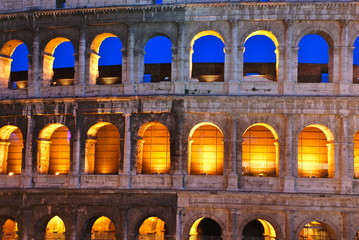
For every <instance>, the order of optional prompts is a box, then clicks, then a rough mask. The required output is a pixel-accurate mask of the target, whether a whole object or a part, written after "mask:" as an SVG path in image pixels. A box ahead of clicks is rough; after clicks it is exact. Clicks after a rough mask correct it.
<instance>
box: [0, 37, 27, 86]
mask: <svg viewBox="0 0 359 240" xmlns="http://www.w3.org/2000/svg"><path fill="white" fill-rule="evenodd" d="M0 53H1V55H0V62H1V65H0V66H1V68H2V69H1V71H0V86H2V87H3V88H7V87H9V88H14V89H15V88H26V87H27V79H28V59H27V58H28V50H27V46H26V45H25V43H24V42H22V41H20V40H17V39H14V40H10V41H7V42H6V43H5V44H4V46H3V47H2V48H1V51H0Z"/></svg>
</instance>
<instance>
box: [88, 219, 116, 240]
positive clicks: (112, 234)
mask: <svg viewBox="0 0 359 240" xmlns="http://www.w3.org/2000/svg"><path fill="white" fill-rule="evenodd" d="M91 239H108V240H115V239H116V231H115V225H114V224H113V222H112V221H111V220H110V219H109V218H108V217H104V216H102V217H99V218H98V219H97V220H96V221H95V223H94V224H93V225H92V229H91Z"/></svg>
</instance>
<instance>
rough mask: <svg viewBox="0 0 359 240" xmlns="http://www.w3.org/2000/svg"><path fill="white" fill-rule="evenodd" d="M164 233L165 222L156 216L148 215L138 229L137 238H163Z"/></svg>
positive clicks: (165, 232)
mask: <svg viewBox="0 0 359 240" xmlns="http://www.w3.org/2000/svg"><path fill="white" fill-rule="evenodd" d="M166 235H167V228H166V224H165V222H164V221H162V220H161V219H160V218H158V217H149V218H147V219H146V220H145V221H144V222H143V223H142V225H141V227H140V229H139V236H138V240H146V239H156V240H165V239H166Z"/></svg>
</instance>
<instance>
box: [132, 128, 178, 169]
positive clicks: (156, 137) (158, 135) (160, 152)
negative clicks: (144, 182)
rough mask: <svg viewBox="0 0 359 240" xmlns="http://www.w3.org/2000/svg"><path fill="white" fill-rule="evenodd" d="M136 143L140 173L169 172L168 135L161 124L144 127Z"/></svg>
mask: <svg viewBox="0 0 359 240" xmlns="http://www.w3.org/2000/svg"><path fill="white" fill-rule="evenodd" d="M141 135H142V138H141V139H140V140H139V142H138V147H139V150H140V151H139V152H140V153H139V154H140V156H139V158H140V161H141V160H142V161H141V162H142V171H141V172H142V173H144V174H159V173H169V172H170V162H171V158H170V134H169V132H168V130H167V127H165V126H164V125H163V124H161V123H150V124H147V125H146V126H145V129H144V131H143V133H142V134H141Z"/></svg>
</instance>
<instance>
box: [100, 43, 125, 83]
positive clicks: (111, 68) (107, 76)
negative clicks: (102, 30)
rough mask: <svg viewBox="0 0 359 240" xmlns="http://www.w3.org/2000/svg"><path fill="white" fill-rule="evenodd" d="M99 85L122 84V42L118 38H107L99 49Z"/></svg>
mask: <svg viewBox="0 0 359 240" xmlns="http://www.w3.org/2000/svg"><path fill="white" fill-rule="evenodd" d="M98 74H99V77H98V78H97V84H100V85H108V84H120V83H121V81H122V79H121V77H122V42H121V40H120V39H119V38H118V37H107V38H105V39H104V40H103V41H102V42H101V45H100V48H99V61H98Z"/></svg>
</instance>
